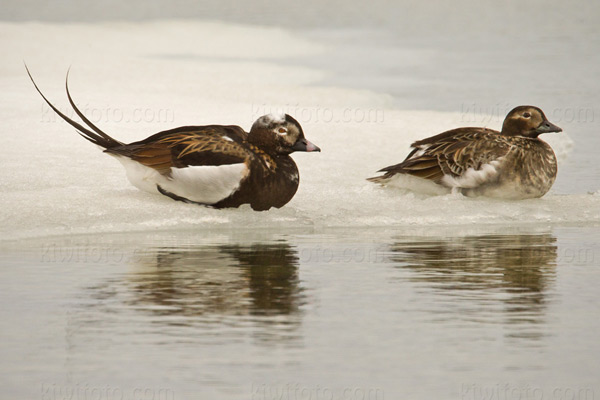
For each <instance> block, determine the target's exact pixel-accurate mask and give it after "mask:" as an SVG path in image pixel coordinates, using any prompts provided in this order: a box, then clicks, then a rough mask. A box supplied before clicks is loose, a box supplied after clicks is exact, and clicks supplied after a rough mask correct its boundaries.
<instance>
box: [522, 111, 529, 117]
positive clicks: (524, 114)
mask: <svg viewBox="0 0 600 400" xmlns="http://www.w3.org/2000/svg"><path fill="white" fill-rule="evenodd" d="M523 117H525V118H531V114H530V113H528V112H525V113H523Z"/></svg>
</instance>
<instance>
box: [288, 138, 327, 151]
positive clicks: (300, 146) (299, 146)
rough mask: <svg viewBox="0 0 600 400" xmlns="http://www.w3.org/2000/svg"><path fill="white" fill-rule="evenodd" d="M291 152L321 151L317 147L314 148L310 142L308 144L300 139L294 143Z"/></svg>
mask: <svg viewBox="0 0 600 400" xmlns="http://www.w3.org/2000/svg"><path fill="white" fill-rule="evenodd" d="M292 150H294V151H321V149H320V148H318V147H317V146H315V145H314V144H312V143H311V142H309V141H308V140H306V139H300V140H298V141H297V142H296V143H294V146H292Z"/></svg>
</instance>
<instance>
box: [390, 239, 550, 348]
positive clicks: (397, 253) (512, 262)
mask: <svg viewBox="0 0 600 400" xmlns="http://www.w3.org/2000/svg"><path fill="white" fill-rule="evenodd" d="M420 239H421V240H419V241H415V240H414V239H413V238H406V239H400V240H398V241H397V243H395V244H394V245H393V246H392V253H393V255H392V260H393V261H396V262H399V263H401V264H402V268H408V269H410V270H411V271H413V272H414V274H411V276H410V278H409V279H410V280H411V281H413V282H417V283H424V284H426V285H427V287H428V288H429V289H431V288H434V289H435V290H436V292H437V293H439V294H442V295H444V296H445V298H446V300H447V299H448V295H452V296H455V297H454V300H455V302H460V303H461V304H458V303H456V305H457V307H459V309H462V310H464V312H463V314H462V317H464V318H472V319H477V318H486V317H488V316H491V317H492V320H494V319H493V318H495V317H498V315H497V314H498V312H501V313H502V314H503V316H504V317H505V318H506V319H507V320H508V322H509V323H511V324H525V325H522V326H521V327H520V329H519V330H517V331H516V332H511V333H509V335H511V336H519V337H533V338H537V337H539V336H540V331H539V330H537V331H535V332H531V331H530V330H529V328H531V326H532V325H535V324H538V323H540V322H543V317H544V313H545V310H546V303H547V298H548V293H547V292H548V288H549V287H550V285H551V284H552V282H553V281H554V278H555V267H556V258H557V246H556V238H555V237H554V236H552V235H549V234H531V235H486V236H467V237H459V238H426V239H423V238H420ZM498 304H500V305H501V306H502V307H501V308H500V309H499V308H498V307H497V306H498Z"/></svg>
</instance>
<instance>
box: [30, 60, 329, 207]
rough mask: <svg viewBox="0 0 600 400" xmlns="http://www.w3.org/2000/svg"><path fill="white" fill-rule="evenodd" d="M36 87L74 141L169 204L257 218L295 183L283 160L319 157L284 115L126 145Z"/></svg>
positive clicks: (291, 166) (287, 196) (183, 130)
mask: <svg viewBox="0 0 600 400" xmlns="http://www.w3.org/2000/svg"><path fill="white" fill-rule="evenodd" d="M27 73H28V74H29V77H30V78H31V81H32V82H33V84H34V86H35V88H36V89H37V91H38V92H39V94H40V95H41V96H42V98H43V99H44V100H45V101H46V103H48V105H49V106H50V107H51V108H52V109H53V110H54V111H55V112H56V113H57V114H58V115H59V116H60V117H61V118H62V119H64V120H65V121H66V122H68V123H69V124H70V125H72V126H73V127H74V128H75V129H77V131H78V132H79V134H81V136H83V137H84V138H85V139H87V140H89V141H90V142H92V143H94V144H96V145H98V146H100V147H102V148H104V152H105V153H107V154H109V155H111V156H113V157H115V158H116V159H117V160H119V161H120V162H121V164H123V166H124V167H125V170H126V174H127V178H128V179H129V181H130V182H131V183H132V184H133V185H134V186H135V187H137V188H139V189H141V190H144V191H147V192H150V193H159V194H162V195H164V196H167V197H170V198H172V199H174V200H179V201H184V202H187V203H195V204H200V205H204V206H210V207H214V208H225V207H239V206H241V205H242V204H250V206H251V207H252V209H254V210H257V211H263V210H268V209H270V208H271V207H276V208H280V207H282V206H284V205H285V204H286V203H288V202H289V201H290V200H291V199H292V197H294V194H295V193H296V190H297V189H298V184H299V182H300V178H299V175H298V168H297V166H296V163H295V162H294V160H293V159H292V158H291V157H290V154H291V153H293V152H295V151H307V152H310V151H321V150H320V149H319V148H318V147H317V146H315V145H314V144H312V143H311V142H309V141H308V140H306V138H305V137H304V132H303V130H302V127H301V126H300V124H299V123H298V121H296V120H295V119H294V118H292V117H291V116H289V115H287V114H281V115H273V114H269V115H264V116H262V117H260V118H259V119H258V120H257V121H256V122H255V123H254V124H253V125H252V128H251V129H250V132H248V133H247V132H245V131H244V130H243V129H242V128H240V127H239V126H233V125H205V126H183V127H179V128H175V129H171V130H167V131H163V132H159V133H157V134H155V135H152V136H150V137H148V138H147V139H144V140H141V141H138V142H133V143H129V144H125V143H122V142H119V141H118V140H115V139H113V138H112V137H111V136H109V135H107V134H106V133H104V132H103V131H102V130H100V129H99V128H98V127H97V126H95V125H94V124H93V123H92V122H91V121H90V120H89V119H87V118H86V117H85V115H84V114H83V113H82V112H81V111H79V109H78V108H77V107H76V106H75V102H74V101H73V99H72V98H71V94H70V93H69V87H68V74H67V84H66V85H65V86H66V91H67V97H68V99H69V103H70V104H71V106H72V107H73V110H74V111H75V113H76V114H77V115H78V116H79V117H80V118H81V120H82V121H83V122H84V123H85V124H86V125H87V127H85V126H83V125H81V124H79V123H78V122H76V121H73V120H72V119H70V118H69V117H67V116H66V115H65V114H63V113H62V112H60V111H59V110H58V109H57V108H56V107H55V106H54V105H52V104H51V103H50V102H49V101H48V99H46V97H45V96H44V95H43V94H42V92H41V91H40V89H39V88H38V87H37V85H36V83H35V82H34V81H33V78H32V77H31V74H30V73H29V70H27Z"/></svg>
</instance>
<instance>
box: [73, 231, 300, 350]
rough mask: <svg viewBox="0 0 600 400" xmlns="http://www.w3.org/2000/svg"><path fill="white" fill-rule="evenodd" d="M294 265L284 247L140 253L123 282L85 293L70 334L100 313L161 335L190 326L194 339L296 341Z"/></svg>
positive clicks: (297, 304) (118, 280) (281, 244)
mask: <svg viewBox="0 0 600 400" xmlns="http://www.w3.org/2000/svg"><path fill="white" fill-rule="evenodd" d="M298 261H299V260H298V255H297V250H296V249H295V248H294V247H291V246H290V245H288V244H287V243H285V242H272V243H261V244H249V245H202V246H198V245H194V246H189V247H186V246H180V247H177V248H158V249H155V250H144V251H143V253H141V255H140V256H136V257H135V258H134V259H132V260H131V261H130V262H131V265H132V267H131V269H130V271H129V272H128V273H126V275H125V276H123V275H119V276H117V277H114V278H111V279H110V280H108V281H105V282H104V283H102V284H100V285H95V286H93V287H88V291H89V292H91V293H90V297H91V298H93V299H95V300H96V301H94V302H93V306H91V307H90V306H88V307H82V309H81V310H80V311H79V312H77V313H72V314H71V315H70V317H69V325H70V330H71V331H76V330H79V329H80V328H82V327H84V326H87V327H91V326H92V325H94V323H93V322H91V321H92V320H95V319H97V318H91V317H90V315H97V314H98V313H103V314H104V315H106V319H110V318H111V317H110V316H114V317H119V316H120V318H126V319H129V320H131V321H137V322H135V324H136V329H141V330H143V331H147V332H148V333H150V332H154V333H160V334H161V335H162V334H168V333H169V332H171V334H173V335H177V336H180V335H182V334H183V335H185V333H183V332H184V331H185V329H186V328H187V327H193V328H194V329H196V332H197V335H195V337H197V338H198V340H211V339H210V337H213V338H214V340H225V339H224V338H225V337H229V338H231V337H232V336H235V337H238V336H239V335H242V336H245V335H246V334H247V332H248V330H249V331H251V332H253V336H254V337H256V338H257V339H259V340H260V341H267V342H272V341H282V340H283V341H288V340H297V339H299V338H300V334H299V333H298V328H299V326H300V324H301V322H302V319H301V318H302V313H301V310H300V308H301V306H302V304H303V290H302V288H301V286H300V280H299V277H298ZM86 310H87V311H86ZM114 317H113V318H114ZM240 328H243V329H240ZM182 330H183V331H182ZM199 332H203V333H202V334H198V333H199ZM244 332H246V333H244ZM159 337H161V336H160V335H159Z"/></svg>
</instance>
